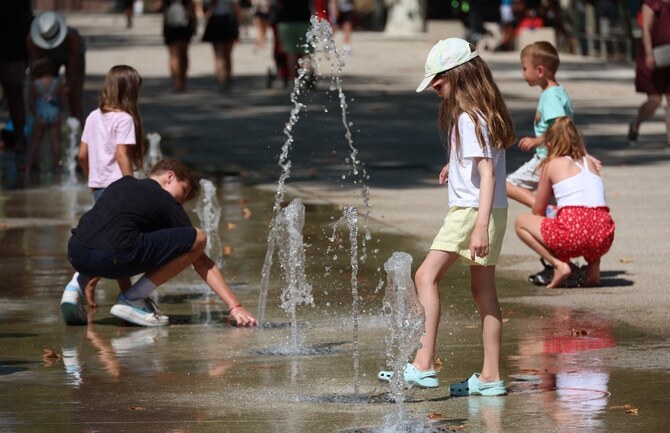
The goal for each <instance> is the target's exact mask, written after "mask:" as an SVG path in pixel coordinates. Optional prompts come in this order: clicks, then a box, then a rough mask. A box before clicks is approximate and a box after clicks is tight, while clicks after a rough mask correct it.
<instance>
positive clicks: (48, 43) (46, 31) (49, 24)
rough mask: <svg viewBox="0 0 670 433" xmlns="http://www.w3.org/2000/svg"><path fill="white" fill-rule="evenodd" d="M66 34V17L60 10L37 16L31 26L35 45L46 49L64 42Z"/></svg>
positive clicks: (31, 35)
mask: <svg viewBox="0 0 670 433" xmlns="http://www.w3.org/2000/svg"><path fill="white" fill-rule="evenodd" d="M66 35H67V23H66V22H65V17H63V15H61V14H59V13H58V12H54V11H47V12H44V13H42V14H40V15H39V16H38V17H36V18H35V19H34V20H33V23H32V24H31V26H30V37H31V38H32V39H33V42H35V45H37V46H38V47H40V48H42V49H44V50H50V49H53V48H56V47H57V46H59V45H60V44H62V43H63V40H65V36H66Z"/></svg>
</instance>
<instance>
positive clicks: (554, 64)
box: [521, 41, 561, 74]
mask: <svg viewBox="0 0 670 433" xmlns="http://www.w3.org/2000/svg"><path fill="white" fill-rule="evenodd" d="M526 57H530V60H531V62H532V63H533V66H536V67H537V66H544V68H545V69H547V70H548V71H549V72H551V73H552V74H556V71H558V65H559V64H560V63H561V60H560V59H559V57H558V51H556V48H555V47H554V46H553V45H552V44H551V43H549V42H547V41H538V42H535V43H532V44H530V45H526V46H525V47H523V50H521V59H524V58H526Z"/></svg>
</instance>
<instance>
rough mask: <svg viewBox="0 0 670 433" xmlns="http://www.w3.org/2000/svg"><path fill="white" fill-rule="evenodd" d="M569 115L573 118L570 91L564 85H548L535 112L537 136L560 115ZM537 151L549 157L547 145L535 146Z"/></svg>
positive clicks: (538, 153) (544, 156) (543, 156)
mask: <svg viewBox="0 0 670 433" xmlns="http://www.w3.org/2000/svg"><path fill="white" fill-rule="evenodd" d="M566 116H567V117H569V118H571V119H572V116H573V112H572V101H571V100H570V96H568V92H566V91H565V89H564V88H563V86H552V87H547V88H546V89H544V91H542V93H541V94H540V100H539V101H538V103H537V112H536V113H535V123H534V127H535V136H536V137H539V136H540V135H542V134H544V133H545V131H546V130H547V129H548V128H549V126H550V125H551V124H552V123H553V122H554V119H557V118H559V117H566ZM535 153H536V154H537V155H538V156H540V157H542V158H546V157H547V146H545V145H542V146H538V147H537V148H535Z"/></svg>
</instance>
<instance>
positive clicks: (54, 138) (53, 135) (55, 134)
mask: <svg viewBox="0 0 670 433" xmlns="http://www.w3.org/2000/svg"><path fill="white" fill-rule="evenodd" d="M47 134H48V136H49V143H50V144H51V149H52V150H53V158H54V166H55V169H56V171H58V170H60V169H61V168H62V164H63V161H61V154H60V122H58V123H56V124H55V125H49V126H48V131H47Z"/></svg>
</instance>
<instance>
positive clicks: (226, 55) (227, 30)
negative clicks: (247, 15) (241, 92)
mask: <svg viewBox="0 0 670 433" xmlns="http://www.w3.org/2000/svg"><path fill="white" fill-rule="evenodd" d="M203 8H204V10H205V16H206V17H207V26H206V27H205V34H204V35H203V37H202V40H203V41H204V42H211V44H212V47H213V48H214V71H215V74H216V80H217V82H218V83H219V86H221V89H222V90H224V91H227V90H229V89H230V86H231V84H232V79H233V75H232V72H233V59H232V53H233V47H234V46H235V42H237V39H238V37H239V23H240V21H241V19H242V10H241V8H240V4H239V3H238V1H237V0H204V2H203Z"/></svg>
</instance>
